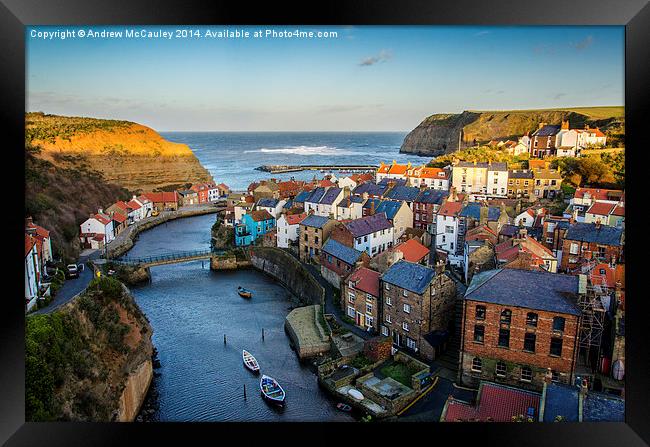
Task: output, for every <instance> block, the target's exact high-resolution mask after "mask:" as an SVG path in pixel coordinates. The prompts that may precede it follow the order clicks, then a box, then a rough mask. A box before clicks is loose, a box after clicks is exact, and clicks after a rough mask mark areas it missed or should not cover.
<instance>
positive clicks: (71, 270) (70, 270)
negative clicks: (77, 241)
mask: <svg viewBox="0 0 650 447" xmlns="http://www.w3.org/2000/svg"><path fill="white" fill-rule="evenodd" d="M66 270H67V272H66V273H67V274H66V276H67V277H68V278H78V277H79V268H78V267H77V265H76V264H68V266H67V267H66Z"/></svg>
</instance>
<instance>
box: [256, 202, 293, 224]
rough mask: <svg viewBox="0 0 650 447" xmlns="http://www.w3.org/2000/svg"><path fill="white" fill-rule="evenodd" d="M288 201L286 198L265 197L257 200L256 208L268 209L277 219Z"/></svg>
mask: <svg viewBox="0 0 650 447" xmlns="http://www.w3.org/2000/svg"><path fill="white" fill-rule="evenodd" d="M286 203H287V201H286V200H278V199H268V198H264V199H260V200H258V201H257V205H256V206H255V209H258V210H266V211H268V212H269V214H270V215H271V216H273V218H274V219H277V218H278V216H279V215H280V213H281V212H282V210H283V207H284V205H285V204H286Z"/></svg>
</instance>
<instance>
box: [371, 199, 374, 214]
mask: <svg viewBox="0 0 650 447" xmlns="http://www.w3.org/2000/svg"><path fill="white" fill-rule="evenodd" d="M374 214H375V201H374V200H372V202H370V215H371V216H372V215H374Z"/></svg>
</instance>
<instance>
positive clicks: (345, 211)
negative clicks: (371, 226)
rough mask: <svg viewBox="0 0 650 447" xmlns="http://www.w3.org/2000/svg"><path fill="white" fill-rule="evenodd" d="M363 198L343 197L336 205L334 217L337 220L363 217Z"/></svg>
mask: <svg viewBox="0 0 650 447" xmlns="http://www.w3.org/2000/svg"><path fill="white" fill-rule="evenodd" d="M364 203H365V199H363V198H362V197H359V196H348V197H344V198H343V199H342V200H341V201H340V202H339V203H338V205H336V217H337V219H338V220H348V219H349V220H352V219H358V218H360V217H363V205H364Z"/></svg>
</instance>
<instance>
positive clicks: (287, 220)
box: [276, 213, 307, 248]
mask: <svg viewBox="0 0 650 447" xmlns="http://www.w3.org/2000/svg"><path fill="white" fill-rule="evenodd" d="M305 217H307V213H301V214H290V215H287V214H283V215H281V216H280V217H279V218H278V220H277V221H276V227H277V245H278V247H280V248H289V245H290V243H291V242H295V243H297V242H298V235H299V230H300V222H302V221H303V219H304V218H305Z"/></svg>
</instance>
